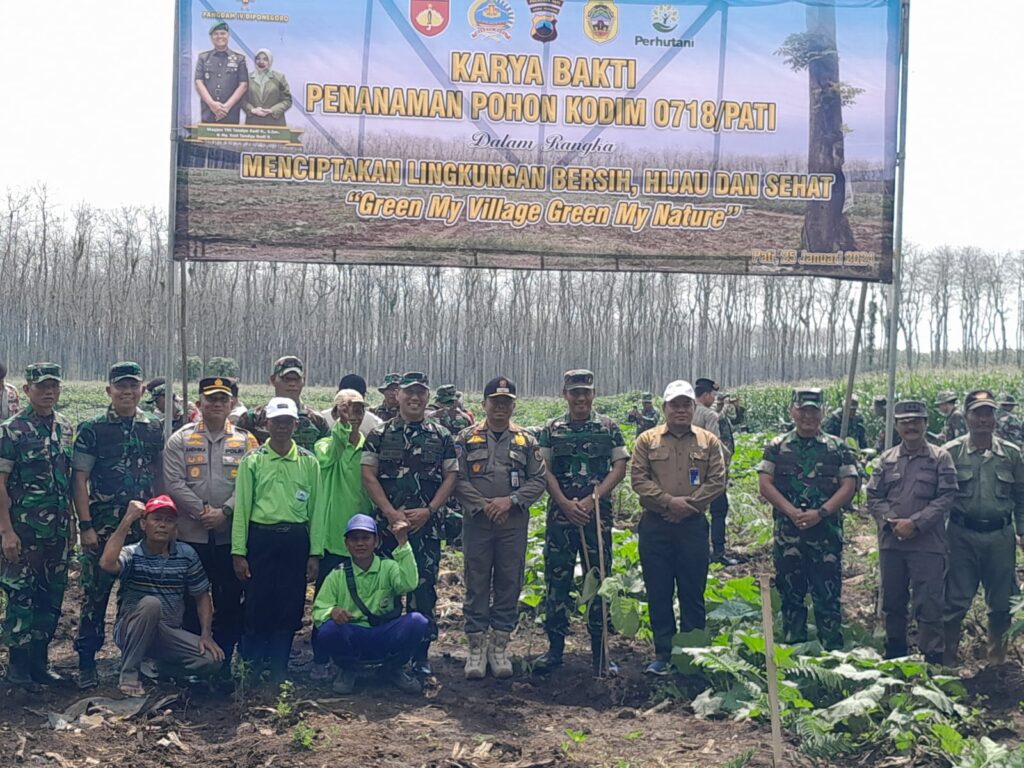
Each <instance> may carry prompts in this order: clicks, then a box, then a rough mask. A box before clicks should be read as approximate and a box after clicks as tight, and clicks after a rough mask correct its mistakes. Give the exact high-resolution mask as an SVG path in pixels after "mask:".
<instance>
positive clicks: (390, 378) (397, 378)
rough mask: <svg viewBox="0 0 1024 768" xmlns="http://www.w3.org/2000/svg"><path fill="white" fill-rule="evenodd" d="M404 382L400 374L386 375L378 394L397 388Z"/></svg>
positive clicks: (378, 388)
mask: <svg viewBox="0 0 1024 768" xmlns="http://www.w3.org/2000/svg"><path fill="white" fill-rule="evenodd" d="M401 382H402V374H400V373H386V374H384V380H383V381H382V382H381V383H380V386H379V387H377V391H378V392H383V391H384V390H385V389H390V388H391V387H397V386H398V385H399V384H401Z"/></svg>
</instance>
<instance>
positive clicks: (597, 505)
mask: <svg viewBox="0 0 1024 768" xmlns="http://www.w3.org/2000/svg"><path fill="white" fill-rule="evenodd" d="M594 527H595V529H596V531H597V561H598V572H599V575H600V577H601V583H602V584H604V579H605V575H606V571H605V562H604V531H602V529H601V497H600V496H599V495H598V493H597V486H594ZM586 547H587V542H586V541H584V542H583V549H584V551H586ZM597 597H598V599H599V600H600V601H601V666H600V668H599V669H598V677H605V676H606V675H607V673H608V601H607V600H605V599H604V598H603V597H601V596H600V595H598V596H597Z"/></svg>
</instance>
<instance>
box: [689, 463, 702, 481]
mask: <svg viewBox="0 0 1024 768" xmlns="http://www.w3.org/2000/svg"><path fill="white" fill-rule="evenodd" d="M690 485H700V470H699V469H697V468H696V467H690Z"/></svg>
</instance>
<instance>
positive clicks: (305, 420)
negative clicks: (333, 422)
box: [235, 355, 331, 452]
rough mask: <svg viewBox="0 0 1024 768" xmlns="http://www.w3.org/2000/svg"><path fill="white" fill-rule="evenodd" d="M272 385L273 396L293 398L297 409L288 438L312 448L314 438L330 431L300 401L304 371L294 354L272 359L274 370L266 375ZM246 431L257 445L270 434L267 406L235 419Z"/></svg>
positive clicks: (297, 443)
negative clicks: (293, 428) (253, 437)
mask: <svg viewBox="0 0 1024 768" xmlns="http://www.w3.org/2000/svg"><path fill="white" fill-rule="evenodd" d="M270 383H271V384H272V385H273V386H274V397H287V398H288V399H289V400H292V401H294V403H295V407H296V408H298V409H299V425H298V426H297V427H296V428H295V434H294V435H292V440H294V441H295V443H296V445H298V446H299V447H300V448H305V449H306V450H307V451H310V452H312V450H313V446H314V445H315V444H316V441H317V440H319V439H320V438H321V437H327V436H328V435H329V434H331V429H330V427H328V426H327V421H326V420H325V419H324V417H323V416H321V415H320V414H319V413H318V412H317V411H315V410H314V409H313V408H310V407H309V406H308V405H303V403H302V390H303V388H304V387H305V386H306V374H305V369H304V366H303V365H302V361H301V360H300V359H299V358H297V357H295V355H285V356H284V357H282V358H279V359H278V360H277V361H275V362H274V372H273V373H272V374H271V376H270ZM235 423H236V424H237V425H238V426H239V427H241V428H242V429H244V430H245V431H246V432H251V433H252V434H253V435H254V436H255V437H256V439H257V440H258V441H259V443H260V445H263V443H265V442H266V441H267V439H268V438H269V437H270V432H269V430H268V429H267V407H266V406H265V405H261V406H260V407H259V408H250V409H248V410H247V411H246V412H245V414H244V415H243V416H242V417H241V418H239V419H238V420H237V421H236V422H235Z"/></svg>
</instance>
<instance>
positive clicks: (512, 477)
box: [508, 469, 519, 488]
mask: <svg viewBox="0 0 1024 768" xmlns="http://www.w3.org/2000/svg"><path fill="white" fill-rule="evenodd" d="M508 484H509V485H511V486H512V487H513V488H518V487H519V470H518V469H513V470H512V471H511V472H509V473H508Z"/></svg>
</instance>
